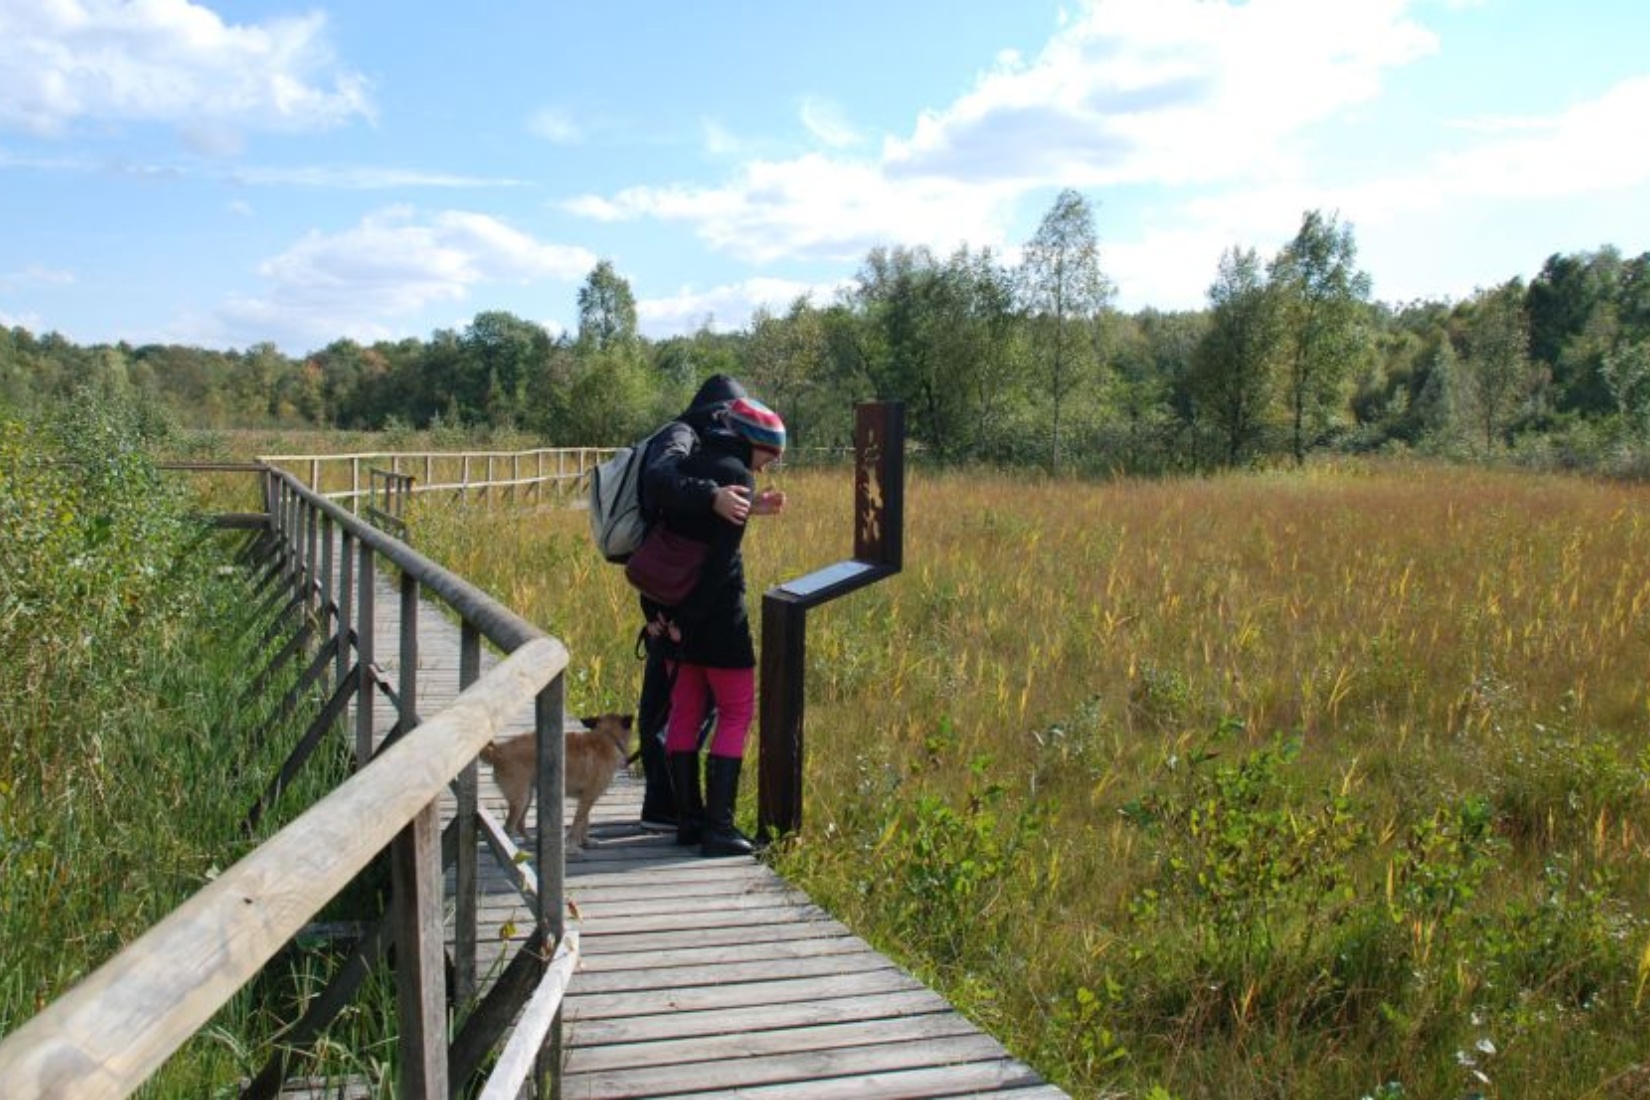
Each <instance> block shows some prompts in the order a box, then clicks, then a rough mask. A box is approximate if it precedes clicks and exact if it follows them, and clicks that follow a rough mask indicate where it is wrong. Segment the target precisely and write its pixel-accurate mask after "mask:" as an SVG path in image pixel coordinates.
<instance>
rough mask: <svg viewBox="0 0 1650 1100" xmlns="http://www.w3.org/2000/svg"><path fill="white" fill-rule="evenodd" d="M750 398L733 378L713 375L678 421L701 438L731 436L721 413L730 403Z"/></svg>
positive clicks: (700, 387)
mask: <svg viewBox="0 0 1650 1100" xmlns="http://www.w3.org/2000/svg"><path fill="white" fill-rule="evenodd" d="M749 396H750V394H748V393H746V392H745V387H744V386H741V385H740V384H739V383H738V382H736V381H734V380H733V379H732V378H730V377H728V376H727V375H725V374H713V375H711V376H710V377H709V378H707V379H705V380H704V382H703V383H701V384H700V386H699V392H697V393H695V394H694V395H693V400H692V401H691V402H690V403H689V404H688V407H687V408H686V409H685V410H683V412H682V415H681V416H680V417H678V418H677V419H679V420H681V421H682V423H684V424H687V425H689V426H690V427H692V428H693V430H694V431H696V432H698V433H699V435H700V437H701V438H709V437H711V436H713V435H717V434H720V433H727V434H729V435H731V434H732V433H731V432H728V429H727V428H726V427H724V426H723V424H722V421H721V417H720V413H721V412H722V410H724V409H726V408H727V407H728V405H729V404H730V403H732V402H734V401H736V400H738V399H739V398H741V397H749Z"/></svg>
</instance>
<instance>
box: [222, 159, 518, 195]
mask: <svg viewBox="0 0 1650 1100" xmlns="http://www.w3.org/2000/svg"><path fill="white" fill-rule="evenodd" d="M230 178H231V179H232V180H234V181H235V182H236V183H245V184H256V185H260V186H266V185H272V186H292V187H317V188H335V189H338V190H344V191H389V190H401V189H404V188H408V187H437V188H440V187H523V186H526V183H525V181H523V180H516V179H508V178H489V177H485V176H466V175H462V174H460V173H456V172H428V171H424V170H422V169H417V168H365V167H323V166H316V165H309V166H302V165H299V166H293V167H281V168H273V167H265V168H257V167H253V168H237V169H235V171H233V172H231V173H230Z"/></svg>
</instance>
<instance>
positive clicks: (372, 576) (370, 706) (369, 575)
mask: <svg viewBox="0 0 1650 1100" xmlns="http://www.w3.org/2000/svg"><path fill="white" fill-rule="evenodd" d="M360 556H361V566H360V568H359V569H358V570H357V571H356V573H357V583H358V587H359V589H360V591H359V598H358V601H357V602H358V603H359V605H360V606H359V608H358V617H357V619H356V622H357V624H358V625H357V626H356V628H355V667H356V668H357V669H358V670H359V680H360V682H359V683H358V684H357V685H356V691H355V767H356V770H358V771H359V770H360V769H361V768H364V767H366V766H367V763H368V762H369V761H371V760H372V725H373V710H374V708H375V707H376V705H377V703H378V684H377V681H376V680H375V679H374V678H373V676H372V672H371V669H372V664H373V661H375V660H376V659H377V657H376V655H375V654H374V653H373V635H374V633H375V627H374V623H373V618H374V615H375V613H376V612H375V609H374V607H373V605H374V603H376V598H375V596H376V592H375V590H376V588H377V585H378V578H377V557H376V555H375V554H374V552H373V549H372V547H371V546H370V545H368V544H367V543H366V542H365V541H363V542H362V543H361V555H360Z"/></svg>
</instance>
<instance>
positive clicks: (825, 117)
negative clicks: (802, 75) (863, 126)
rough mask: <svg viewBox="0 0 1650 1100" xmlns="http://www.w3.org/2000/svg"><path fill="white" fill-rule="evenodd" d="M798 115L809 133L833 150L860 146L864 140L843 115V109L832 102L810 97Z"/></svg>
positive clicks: (803, 102)
mask: <svg viewBox="0 0 1650 1100" xmlns="http://www.w3.org/2000/svg"><path fill="white" fill-rule="evenodd" d="M797 113H798V115H799V116H800V117H801V119H802V125H803V126H805V127H806V128H807V130H808V132H809V133H810V134H812V135H813V136H814V138H815V139H816V140H818V141H819V142H820V143H822V144H824V145H828V146H830V147H831V148H833V149H845V148H847V147H849V146H851V145H858V144H859V143H860V141H861V140H862V139H861V137H860V135H859V131H857V130H855V129H854V126H853V124H852V123H850V122H849V121H848V117H847V116H846V115H844V114H843V113H842V107H841V106H840V105H839V104H836V103H833V102H831V101H830V100H825V99H818V98H815V97H809V98H807V99H804V100H803V101H802V106H801V107H800V108H799V110H798V112H797Z"/></svg>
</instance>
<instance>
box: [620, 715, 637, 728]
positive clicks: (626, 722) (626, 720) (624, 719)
mask: <svg viewBox="0 0 1650 1100" xmlns="http://www.w3.org/2000/svg"><path fill="white" fill-rule="evenodd" d="M635 720H636V716H635V715H634V714H621V715H619V725H621V726H623V727H624V728H625V729H629V728H630V724H631V723H632V722H634V721H635Z"/></svg>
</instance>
